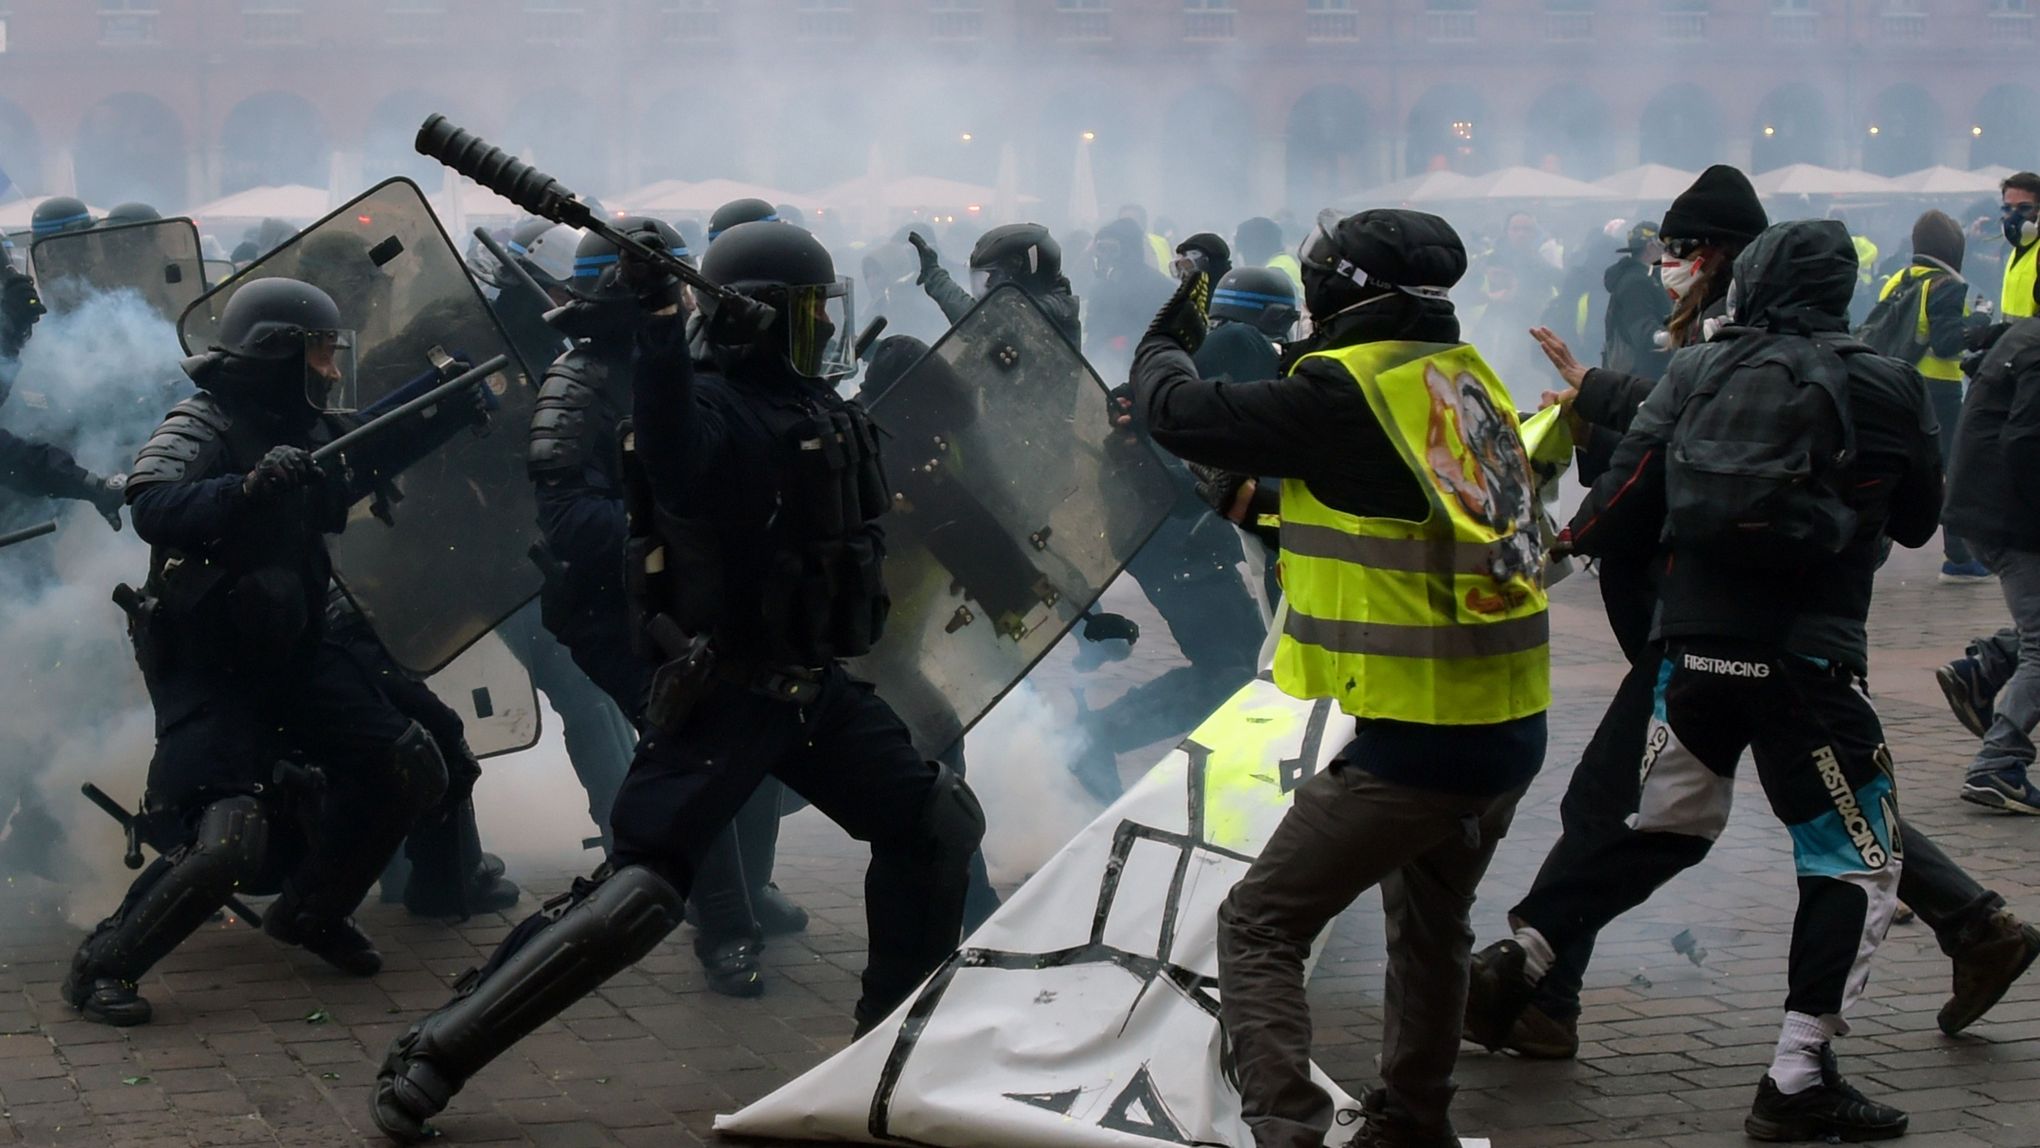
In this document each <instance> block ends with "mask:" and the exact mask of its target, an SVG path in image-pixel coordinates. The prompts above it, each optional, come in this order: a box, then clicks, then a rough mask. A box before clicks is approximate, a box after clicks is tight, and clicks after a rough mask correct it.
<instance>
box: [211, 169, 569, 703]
mask: <svg viewBox="0 0 2040 1148" xmlns="http://www.w3.org/2000/svg"><path fill="white" fill-rule="evenodd" d="M278 276H284V277H289V278H293V279H301V280H304V281H305V282H308V283H311V284H314V285H316V286H318V287H321V288H323V289H324V290H325V291H326V292H327V293H328V294H330V295H332V296H333V300H334V302H336V303H338V304H339V306H340V316H341V319H342V321H343V322H345V323H347V324H348V325H349V326H350V327H351V328H352V329H353V330H354V333H355V375H356V380H357V388H358V392H359V404H360V407H361V409H362V411H363V412H365V413H366V412H372V411H373V410H374V407H375V404H376V403H377V401H378V400H381V399H384V398H386V397H387V396H389V395H391V394H392V393H393V392H396V391H398V390H399V389H400V388H402V387H403V386H404V385H405V384H406V383H409V382H411V381H413V380H415V379H416V378H417V377H418V376H419V375H420V374H421V373H422V372H424V371H426V370H429V369H431V368H432V367H433V366H434V365H435V363H436V362H437V361H439V360H441V359H442V358H443V356H447V355H450V356H453V357H455V358H460V359H465V360H467V361H468V362H470V363H480V362H482V361H483V360H485V359H488V358H490V357H492V356H495V355H499V354H501V355H508V356H509V357H510V365H509V366H508V367H506V368H505V369H504V370H502V371H500V372H498V373H496V374H494V375H492V376H490V377H489V379H488V381H487V384H486V386H487V387H488V389H489V391H490V392H491V394H492V395H493V396H494V401H495V407H494V409H493V410H492V411H491V412H490V414H489V416H488V423H487V425H486V426H485V427H481V428H478V429H477V430H475V431H466V430H463V431H458V432H455V433H454V434H453V437H452V438H450V439H448V440H446V441H444V442H443V443H442V444H440V445H437V446H436V447H435V448H434V449H433V450H432V451H431V452H430V453H429V454H427V455H426V456H425V457H424V458H423V460H421V461H420V462H418V463H416V464H414V465H412V466H411V467H410V468H409V469H407V470H405V471H404V472H403V473H402V474H400V475H398V476H396V477H395V478H394V479H393V480H392V481H391V482H390V483H389V484H388V487H389V489H386V490H384V491H382V492H380V493H379V494H378V496H377V497H376V498H374V499H365V500H363V501H362V502H361V503H358V504H356V506H355V508H354V510H353V513H352V515H351V516H350V518H349V521H348V524H347V530H346V532H345V533H343V534H341V535H339V536H338V537H336V538H334V539H332V541H331V543H330V548H331V550H332V553H333V567H334V572H335V576H336V577H337V578H338V579H339V581H340V584H341V586H342V587H343V588H344V589H345V590H346V591H347V595H348V597H349V598H351V599H353V600H354V603H355V605H356V606H358V607H360V609H361V613H362V615H363V616H364V617H366V618H367V619H368V622H369V625H370V626H371V627H373V628H374V630H375V633H376V636H377V637H378V638H380V639H382V642H383V645H385V646H387V647H388V648H389V652H390V655H391V656H392V657H393V658H395V659H396V660H397V662H398V664H400V665H402V666H403V667H405V668H406V669H408V670H411V671H412V672H414V673H418V674H421V675H430V674H433V673H435V672H437V671H438V670H439V669H440V668H441V667H443V666H445V665H446V664H447V663H448V662H451V661H452V660H453V659H454V657H455V655H457V654H459V653H460V652H461V651H462V650H464V649H466V648H467V647H468V646H470V645H472V644H474V642H475V641H477V640H478V639H480V638H481V636H482V635H484V634H486V633H488V632H489V631H490V630H493V629H495V628H496V625H497V623H499V622H501V621H502V620H503V619H504V618H506V617H508V616H509V615H510V613H511V612H512V611H514V610H516V609H517V608H518V607H519V606H521V605H523V604H524V603H525V602H527V601H529V600H530V599H531V597H532V596H533V595H535V594H537V593H538V586H539V572H538V568H537V567H536V566H534V565H533V564H532V562H531V558H530V551H531V547H532V545H533V543H535V542H536V541H537V539H538V526H537V521H538V519H537V509H536V507H535V505H534V503H533V500H532V490H531V480H530V478H529V477H527V476H526V474H525V470H524V453H525V434H526V431H527V429H528V428H529V426H530V425H531V411H532V404H533V401H534V399H535V398H536V397H537V391H536V388H535V386H534V385H533V381H532V379H531V377H530V375H529V373H528V372H527V371H526V370H525V368H524V365H523V363H522V362H521V361H519V359H518V358H517V353H516V351H515V350H513V349H512V347H511V345H510V341H509V340H508V339H507V338H506V337H505V336H504V334H503V329H502V328H501V327H500V326H498V325H497V323H496V320H495V317H494V316H493V315H491V314H490V312H489V306H488V304H487V303H485V302H484V301H483V300H482V297H481V295H480V294H479V293H477V291H476V290H475V285H474V281H473V280H472V279H470V278H469V277H468V273H467V269H466V268H465V267H463V266H462V265H461V261H460V254H459V252H458V251H456V250H455V248H454V246H453V243H452V242H451V241H450V240H449V239H448V238H447V236H446V232H445V231H444V230H443V229H442V228H441V227H440V225H439V220H438V219H436V218H434V217H433V214H432V209H431V208H430V207H428V206H426V203H425V196H424V194H423V193H421V192H420V191H419V190H418V187H417V185H416V184H413V183H412V182H410V181H409V180H406V179H392V180H388V181H385V182H383V183H380V184H377V185H376V186H375V187H373V188H371V189H369V190H368V191H366V192H364V193H362V194H361V195H360V196H359V197H357V198H356V199H355V200H354V201H353V202H351V203H348V204H346V205H345V206H343V207H341V208H340V209H339V210H338V211H336V212H334V213H333V214H332V215H329V216H327V217H326V218H325V219H322V220H320V221H319V222H318V223H315V224H313V225H312V226H311V227H309V228H307V229H306V230H304V231H302V232H300V233H298V234H297V235H296V236H295V237H293V238H292V239H290V240H289V241H288V242H286V243H285V244H284V245H283V246H281V247H278V248H277V249H276V250H274V251H272V252H270V253H269V254H268V255H265V256H263V257H262V258H261V259H259V260H257V261H256V262H254V263H251V264H249V265H248V266H247V268H246V269H244V270H243V271H242V272H241V273H240V274H239V275H236V276H235V277H234V278H233V279H231V280H229V281H228V282H226V283H225V284H223V285H221V286H220V287H219V288H217V289H215V290H214V291H212V292H210V293H209V294H207V295H206V296H204V297H203V298H201V299H200V300H199V301H198V302H197V303H196V304H194V305H193V306H192V308H191V310H189V311H187V312H186V313H185V315H184V318H183V321H182V322H181V323H180V325H179V335H180V336H181V337H182V339H183V341H184V348H185V350H186V351H187V352H189V353H192V354H197V353H200V352H203V351H204V350H206V349H207V348H208V347H210V346H212V344H213V341H214V337H215V333H216V332H217V330H218V327H219V319H220V313H221V311H222V310H223V309H224V308H225V306H226V303H227V300H229V299H231V298H232V297H233V293H234V292H235V291H236V290H238V289H239V288H240V286H241V285H242V284H245V283H249V282H252V281H254V280H257V279H265V278H272V277H278Z"/></svg>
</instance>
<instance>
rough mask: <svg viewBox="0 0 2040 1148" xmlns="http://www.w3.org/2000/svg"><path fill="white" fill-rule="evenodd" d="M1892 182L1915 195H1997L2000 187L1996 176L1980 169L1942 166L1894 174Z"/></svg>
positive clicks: (1896, 186)
mask: <svg viewBox="0 0 2040 1148" xmlns="http://www.w3.org/2000/svg"><path fill="white" fill-rule="evenodd" d="M1891 184H1892V186H1893V187H1895V188H1897V189H1898V190H1900V191H1909V192H1912V193H1913V194H1915V195H1995V194H1997V189H1998V180H1997V178H1996V177H1992V176H1990V175H1986V174H1985V173H1983V172H1980V171H1963V170H1962V169H1961V168H1955V167H1940V166H1936V167H1929V168H1922V169H1920V170H1919V171H1910V172H1907V173H1906V174H1904V175H1898V176H1893V177H1891Z"/></svg>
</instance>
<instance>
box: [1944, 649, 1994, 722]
mask: <svg viewBox="0 0 2040 1148" xmlns="http://www.w3.org/2000/svg"><path fill="white" fill-rule="evenodd" d="M1934 681H1935V682H1937V683H1939V685H1940V687H1941V696H1942V697H1944V698H1947V699H1948V708H1949V709H1950V710H1952V711H1953V712H1954V714H1955V720H1956V721H1959V722H1961V723H1962V728H1964V729H1966V730H1968V731H1969V732H1970V733H1973V734H1975V735H1976V736H1978V737H1982V736H1983V735H1984V734H1986V733H1989V732H1990V723H1991V719H1992V718H1993V717H1994V716H1995V710H1994V708H1993V707H1994V705H1995V703H1996V701H1997V695H1996V693H1995V691H1992V690H1990V689H1988V688H1987V687H1986V685H1985V683H1984V680H1983V663H1982V662H1979V661H1977V660H1976V659H1975V658H1968V657H1963V658H1957V659H1955V660H1954V661H1952V662H1949V663H1948V664H1947V665H1945V666H1942V667H1941V668H1940V669H1938V670H1935V671H1934Z"/></svg>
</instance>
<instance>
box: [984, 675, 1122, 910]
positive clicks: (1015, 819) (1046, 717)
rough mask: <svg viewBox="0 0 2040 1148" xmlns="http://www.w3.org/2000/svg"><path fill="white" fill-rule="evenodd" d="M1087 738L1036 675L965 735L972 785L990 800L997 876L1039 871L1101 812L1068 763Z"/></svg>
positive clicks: (1006, 880)
mask: <svg viewBox="0 0 2040 1148" xmlns="http://www.w3.org/2000/svg"><path fill="white" fill-rule="evenodd" d="M1086 743H1087V739H1086V738H1085V737H1084V734H1083V733H1082V731H1080V730H1079V729H1077V728H1076V727H1075V726H1073V725H1072V724H1070V722H1069V720H1068V718H1067V716H1065V715H1058V714H1057V713H1056V712H1055V710H1054V709H1053V707H1051V706H1050V705H1049V704H1048V701H1047V699H1045V698H1043V697H1042V696H1041V693H1040V691H1038V690H1037V689H1036V688H1035V687H1034V684H1033V683H1032V682H1031V681H1028V682H1022V683H1021V684H1020V685H1019V686H1018V687H1017V688H1015V689H1014V690H1013V692H1012V693H1010V694H1007V695H1006V698H1005V700H1004V701H1001V702H1000V703H999V705H998V708H996V709H994V710H993V711H992V712H991V713H990V714H987V715H986V716H985V719H984V720H983V721H981V722H979V723H978V725H977V728H975V729H973V730H972V731H971V733H970V737H969V738H968V739H967V740H966V741H965V743H964V751H965V754H966V759H967V763H968V771H969V776H970V787H971V790H972V792H974V793H976V794H977V798H978V801H979V802H980V803H981V804H982V805H983V806H984V808H985V818H986V821H987V822H988V824H987V826H986V829H985V841H984V850H985V865H986V868H987V869H988V870H989V871H990V873H991V878H992V880H993V882H994V883H996V884H999V885H1014V884H1018V883H1019V882H1021V881H1024V880H1026V879H1027V878H1028V877H1030V876H1032V875H1033V874H1034V872H1035V870H1037V869H1040V868H1041V867H1042V865H1044V864H1046V863H1047V861H1048V859H1049V858H1050V857H1053V856H1054V855H1055V853H1056V851H1057V850H1059V849H1061V848H1062V847H1063V846H1064V845H1067V844H1069V841H1070V839H1071V838H1072V837H1075V836H1076V835H1077V831H1078V830H1080V829H1082V828H1083V827H1084V826H1086V825H1088V824H1090V823H1091V821H1092V819H1093V818H1095V817H1097V816H1098V802H1097V800H1096V799H1095V798H1093V797H1091V796H1090V795H1089V794H1088V793H1086V792H1085V790H1084V787H1083V785H1082V784H1080V783H1079V782H1078V781H1077V779H1076V776H1075V775H1074V774H1072V773H1071V772H1070V770H1069V765H1070V763H1071V762H1074V761H1076V760H1078V759H1079V758H1080V757H1081V756H1082V754H1083V752H1084V749H1085V746H1086Z"/></svg>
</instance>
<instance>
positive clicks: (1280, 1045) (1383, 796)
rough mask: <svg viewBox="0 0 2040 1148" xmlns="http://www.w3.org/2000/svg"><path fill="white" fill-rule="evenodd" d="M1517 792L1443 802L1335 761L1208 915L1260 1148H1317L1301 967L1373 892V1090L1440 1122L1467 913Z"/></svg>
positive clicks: (1319, 1109)
mask: <svg viewBox="0 0 2040 1148" xmlns="http://www.w3.org/2000/svg"><path fill="white" fill-rule="evenodd" d="M1524 788H1527V786H1526V787H1524ZM1522 796H1523V789H1515V790H1511V791H1510V792H1508V793H1506V794H1503V795H1501V796H1499V797H1475V796H1463V795H1457V794H1449V793H1438V792H1434V791H1431V790H1425V789H1415V788H1411V787H1409V786H1404V785H1396V784H1393V783H1390V782H1386V781H1383V780H1381V779H1380V778H1378V777H1376V776H1374V775H1373V774H1370V773H1367V772H1366V771H1364V770H1361V769H1359V768H1356V767H1353V766H1336V765H1335V767H1334V768H1332V769H1330V770H1328V771H1326V772H1324V773H1320V774H1318V775H1317V776H1316V777H1314V778H1312V779H1311V780H1309V781H1307V782H1305V783H1304V784H1303V786H1302V787H1301V788H1300V789H1298V790H1297V791H1296V800H1295V803H1294V805H1292V806H1291V808H1290V810H1289V812H1288V813H1287V814H1285V815H1284V816H1283V818H1282V823H1281V824H1280V825H1278V826H1276V828H1275V832H1274V834H1273V835H1272V836H1270V837H1269V839H1268V844H1267V847H1266V848H1264V849H1262V850H1261V855H1260V857H1259V859H1257V860H1256V861H1255V862H1254V864H1253V867H1252V868H1251V869H1249V870H1248V872H1247V875H1246V876H1245V877H1243V878H1241V880H1240V883H1239V884H1237V885H1235V886H1233V890H1232V892H1231V894H1230V895H1228V896H1227V897H1226V899H1225V903H1224V904H1223V905H1221V906H1220V907H1219V910H1218V926H1219V927H1218V984H1219V1000H1220V1005H1221V1008H1222V1010H1223V1015H1224V1020H1225V1027H1226V1031H1227V1033H1228V1034H1229V1035H1230V1037H1231V1038H1232V1048H1233V1057H1234V1063H1235V1065H1236V1067H1237V1069H1238V1075H1239V1083H1240V1095H1241V1099H1242V1104H1243V1109H1244V1115H1245V1117H1246V1121H1247V1125H1248V1126H1249V1127H1250V1128H1252V1129H1253V1132H1254V1142H1255V1143H1256V1144H1257V1145H1258V1146H1259V1148H1318V1146H1319V1145H1321V1144H1323V1143H1324V1138H1325V1133H1326V1132H1327V1131H1328V1130H1329V1129H1330V1128H1331V1125H1332V1116H1333V1110H1332V1101H1331V1097H1330V1096H1328V1095H1326V1093H1325V1091H1324V1089H1322V1088H1319V1087H1318V1086H1317V1085H1316V1084H1315V1083H1313V1082H1312V1081H1311V1079H1310V1039H1311V1025H1310V1006H1309V1004H1308V1002H1307V1001H1306V1000H1305V998H1304V976H1303V973H1304V961H1305V960H1306V958H1307V957H1308V956H1309V953H1310V947H1311V942H1312V941H1314V940H1315V939H1316V938H1317V936H1318V934H1319V933H1320V932H1322V931H1323V930H1324V927H1325V925H1326V924H1327V923H1329V922H1330V921H1331V919H1332V918H1333V917H1336V916H1338V915H1339V913H1341V912H1343V911H1344V910H1345V908H1346V907H1347V906H1348V905H1351V904H1352V903H1353V901H1354V900H1355V899H1356V898H1358V897H1359V896H1360V894H1362V893H1364V892H1366V891H1367V890H1368V889H1369V888H1371V887H1373V886H1374V885H1377V884H1378V885H1380V886H1381V902H1382V910H1383V916H1384V921H1385V926H1386V931H1387V940H1388V978H1387V986H1386V999H1385V1001H1384V1010H1383V1011H1384V1013H1385V1016H1384V1020H1383V1025H1382V1041H1381V1080H1382V1084H1383V1085H1384V1086H1385V1088H1386V1090H1387V1092H1388V1098H1389V1102H1390V1104H1391V1105H1393V1106H1395V1107H1396V1108H1399V1109H1400V1110H1401V1111H1402V1113H1403V1114H1404V1115H1405V1116H1406V1117H1407V1118H1408V1119H1409V1120H1410V1121H1411V1122H1412V1123H1413V1124H1415V1125H1417V1126H1418V1127H1420V1128H1424V1129H1439V1130H1443V1129H1445V1128H1448V1127H1449V1126H1450V1121H1449V1120H1448V1118H1447V1110H1448V1109H1449V1108H1450V1106H1451V1103H1452V1093H1453V1091H1454V1088H1455V1086H1454V1085H1453V1083H1452V1068H1453V1065H1454V1064H1455V1063H1457V1061H1458V1059H1459V1029H1460V1021H1461V1019H1462V1016H1463V1014H1464V1013H1465V1011H1466V980H1467V960H1468V957H1469V956H1470V955H1471V953H1472V951H1473V927H1472V924H1471V923H1470V921H1469V920H1468V914H1469V913H1470V911H1471V910H1472V907H1473V894H1474V889H1475V887H1476V886H1477V885H1479V884H1480V879H1481V875H1482V874H1484V873H1486V872H1487V867H1488V861H1489V860H1490V859H1491V858H1492V857H1493V856H1494V852H1495V846H1496V845H1497V844H1498V843H1499V842H1500V841H1501V839H1502V835H1503V834H1504V833H1506V832H1508V828H1509V822H1510V820H1511V819H1512V818H1513V817H1514V816H1515V812H1516V802H1517V801H1519V800H1520V799H1521V798H1522Z"/></svg>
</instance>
